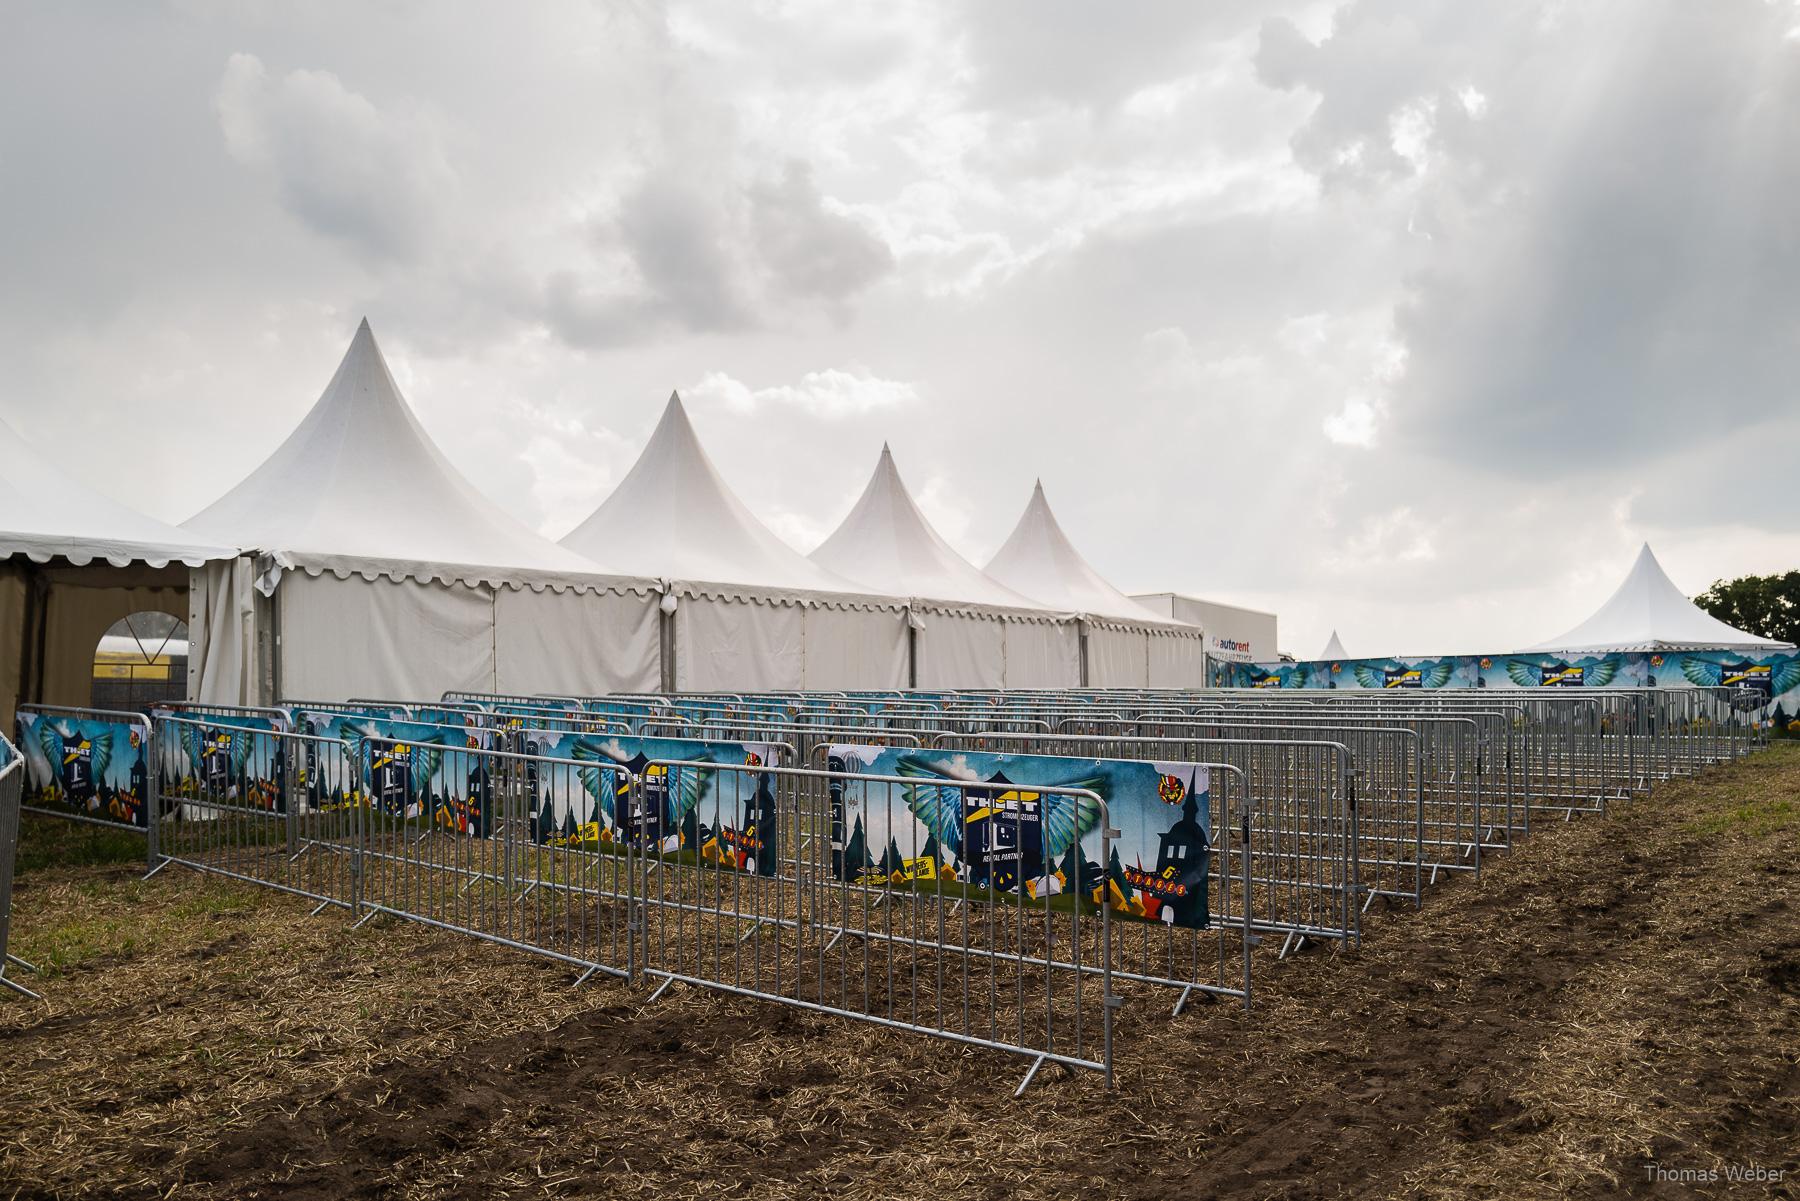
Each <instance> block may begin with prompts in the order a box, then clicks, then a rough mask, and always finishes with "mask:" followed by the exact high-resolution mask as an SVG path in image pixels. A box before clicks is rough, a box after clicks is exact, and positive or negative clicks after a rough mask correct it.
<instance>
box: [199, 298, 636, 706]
mask: <svg viewBox="0 0 1800 1201" xmlns="http://www.w3.org/2000/svg"><path fill="white" fill-rule="evenodd" d="M186 526H187V528H188V529H190V530H192V531H194V532H195V534H197V535H202V536H206V537H213V538H219V539H223V540H228V541H230V542H232V543H234V544H236V545H238V546H242V547H244V548H246V551H247V552H255V559H254V563H252V561H251V560H250V559H249V558H243V559H239V560H236V561H235V562H233V563H231V564H225V565H214V566H211V567H208V568H206V569H204V570H203V571H201V572H198V573H196V580H195V585H194V588H193V589H192V595H191V612H192V618H191V620H190V622H189V626H190V637H191V640H192V642H193V653H192V654H191V655H190V659H189V681H190V684H189V687H190V692H191V693H192V694H193V695H194V696H195V697H196V698H197V699H201V700H211V701H230V702H237V703H246V702H249V703H254V702H256V701H267V700H271V699H275V698H277V697H282V698H300V699H313V698H337V697H345V696H353V695H365V696H367V695H376V696H407V697H421V696H434V695H436V694H438V693H439V692H441V691H443V690H445V689H449V688H457V689H468V690H474V691H498V692H537V691H558V690H569V689H574V688H581V689H584V690H588V691H598V690H601V689H607V688H628V687H636V688H650V687H654V686H655V685H656V683H657V681H658V677H659V669H658V631H657V624H656V616H655V599H656V598H655V592H656V588H655V584H654V582H652V581H648V580H631V579H623V578H620V577H618V576H612V575H607V574H605V573H604V571H603V569H602V568H601V567H600V566H599V565H597V564H595V563H593V562H592V561H590V560H588V559H585V558H583V557H582V556H580V555H578V554H575V553H574V552H572V551H569V550H567V549H565V548H563V547H560V546H558V545H556V544H555V543H553V542H551V541H549V540H548V539H545V538H542V537H540V536H538V535H537V534H535V533H533V532H532V531H531V530H530V529H529V528H528V527H526V526H525V525H524V524H523V523H522V522H519V521H517V520H515V519H514V518H512V517H510V516H508V515H507V514H506V513H504V512H503V511H501V510H500V509H499V508H498V507H497V506H496V505H494V504H493V503H492V502H491V501H489V500H488V499H487V498H486V497H484V496H483V495H482V494H481V493H480V492H479V491H477V490H476V488H475V487H474V485H472V484H471V483H470V482H469V481H468V480H467V479H465V478H464V477H463V476H462V475H461V474H460V473H459V472H458V471H457V470H456V468H455V467H453V466H452V465H451V464H450V462H449V460H448V459H446V458H445V457H444V455H443V453H442V452H441V451H439V450H438V448H437V446H436V445H435V444H433V442H432V440H431V437H430V435H429V434H427V433H426V432H425V429H424V427H423V426H422V425H420V424H419V421H418V418H417V417H415V416H414V415H413V412H412V410H411V409H410V408H409V407H408V405H407V403H406V401H405V399H404V398H402V396H401V395H400V389H399V387H398V386H397V385H396V384H395V383H394V377H393V375H392V373H391V372H389V370H388V366H387V363H386V361H385V360H384V359H383V358H382V354H381V350H380V348H379V347H378V346H377V345H376V343H375V336H374V334H373V333H372V332H371V331H370V329H369V323H368V322H367V321H364V322H363V323H362V324H361V325H360V326H359V327H358V328H357V331H356V335H355V337H354V338H353V339H352V340H351V343H350V348H349V350H348V351H347V352H346V353H345V355H344V359H343V362H342V363H340V364H339V365H338V369H337V373H336V374H335V375H333V376H332V377H331V382H330V383H329V384H327V385H326V388H325V391H324V393H323V394H322V395H321V396H320V397H319V399H318V402H317V403H316V404H314V405H313V408H312V411H311V412H309V413H308V414H307V415H306V417H305V419H304V420H302V421H301V423H300V424H299V426H297V427H296V428H295V429H294V431H293V433H292V434H290V435H289V436H288V438H287V439H286V440H285V441H284V442H283V443H282V444H281V445H280V446H279V447H277V448H276V449H275V451H274V453H273V454H271V455H270V456H269V457H268V458H267V459H266V460H264V462H263V463H262V464H261V465H260V466H259V467H257V468H256V469H255V470H254V471H252V472H251V473H250V475H249V476H248V477H247V478H245V479H244V480H243V482H241V483H239V484H238V485H237V486H236V487H234V488H232V489H231V490H230V491H229V492H227V493H226V494H225V495H224V496H222V497H220V498H219V499H218V500H217V501H215V502H213V503H212V504H211V505H209V506H208V507H207V508H206V509H204V510H202V511H201V512H200V513H199V514H198V515H196V516H195V517H193V518H192V519H190V520H189V521H188V522H187V523H186ZM258 594H260V596H259V595H258Z"/></svg>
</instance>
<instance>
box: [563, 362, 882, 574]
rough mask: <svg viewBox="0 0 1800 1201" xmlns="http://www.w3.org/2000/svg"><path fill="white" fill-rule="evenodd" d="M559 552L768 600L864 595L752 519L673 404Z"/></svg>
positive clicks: (675, 400)
mask: <svg viewBox="0 0 1800 1201" xmlns="http://www.w3.org/2000/svg"><path fill="white" fill-rule="evenodd" d="M562 545H563V546H565V547H568V548H570V549H571V550H573V551H576V552H578V553H580V554H583V555H586V556H587V557H588V558H590V559H593V560H595V561H597V562H600V563H605V564H608V565H609V566H613V567H615V568H616V569H618V570H621V571H625V572H629V573H633V574H636V575H642V576H653V577H656V578H660V579H665V580H679V581H682V582H686V583H709V584H721V585H743V586H745V587H748V588H750V589H753V590H762V591H764V592H768V591H773V592H777V593H796V592H801V593H804V592H830V593H861V592H864V591H866V589H862V588H859V587H857V586H856V585H855V584H852V583H851V582H850V581H848V580H846V579H844V578H842V577H841V576H838V575H835V574H833V573H832V572H830V571H828V570H826V569H825V568H823V567H821V566H819V565H818V564H817V563H814V562H813V561H812V560H810V559H808V558H807V557H806V556H805V555H803V554H801V553H800V552H799V551H797V550H795V549H794V548H793V547H791V546H789V545H788V544H787V543H785V542H783V541H782V540H781V539H780V538H779V537H777V536H776V534H775V532H774V531H773V530H771V529H769V527H768V526H766V525H764V524H763V523H762V522H760V521H758V520H757V519H756V515H755V514H753V513H751V512H750V510H749V508H748V507H747V506H746V505H745V504H744V502H743V501H741V500H739V499H738V497H737V494H736V493H734V492H733V491H732V490H731V486H730V485H728V484H727V483H726V482H725V478H724V477H723V476H721V475H720V474H719V470H718V468H717V467H715V466H713V462H712V459H711V458H710V457H709V456H708V455H707V453H706V448H705V447H703V446H701V445H700V439H699V438H698V437H697V436H696V435H695V433H694V427H693V424H692V423H691V422H689V421H688V415H687V409H686V407H685V406H683V405H682V403H681V397H680V396H679V395H676V394H671V395H670V396H669V404H668V407H667V408H666V409H664V410H663V415H662V420H661V421H659V422H657V425H656V430H655V432H654V433H652V434H651V435H650V440H649V441H648V442H647V443H645V444H644V450H643V453H642V454H640V455H639V456H638V460H637V462H636V463H634V464H633V465H632V468H631V470H630V471H629V472H628V473H627V474H626V476H625V478H624V479H623V480H621V481H619V486H618V487H617V488H614V489H613V491H612V495H610V496H608V497H607V498H606V500H605V501H603V502H602V503H601V505H600V507H599V508H597V509H595V510H594V511H593V513H591V514H590V515H589V516H588V518H587V520H586V521H583V522H582V523H581V524H580V525H578V526H576V527H575V528H574V529H572V530H570V531H569V532H568V533H567V534H565V535H564V536H563V539H562Z"/></svg>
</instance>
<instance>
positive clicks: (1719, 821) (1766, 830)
mask: <svg viewBox="0 0 1800 1201" xmlns="http://www.w3.org/2000/svg"><path fill="white" fill-rule="evenodd" d="M1797 823H1800V805H1797V804H1795V803H1794V801H1793V799H1792V798H1790V797H1769V798H1764V799H1761V800H1754V801H1746V802H1745V803H1744V804H1741V805H1734V806H1732V807H1731V808H1729V809H1725V810H1721V811H1720V812H1717V813H1709V814H1707V815H1706V816H1705V817H1701V818H1697V819H1695V820H1694V821H1691V822H1689V823H1688V829H1689V830H1692V831H1693V832H1694V833H1696V834H1706V835H1712V836H1716V835H1720V834H1749V835H1751V836H1752V837H1754V838H1767V837H1768V836H1769V835H1771V834H1774V833H1776V832H1777V831H1780V830H1785V829H1787V828H1788V827H1790V826H1793V825H1795V824H1797Z"/></svg>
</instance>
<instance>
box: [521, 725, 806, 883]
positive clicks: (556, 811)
mask: <svg viewBox="0 0 1800 1201" xmlns="http://www.w3.org/2000/svg"><path fill="white" fill-rule="evenodd" d="M525 751H526V753H527V754H529V755H542V756H544V757H546V758H550V759H565V760H573V761H574V762H575V763H578V764H581V765H583V766H581V767H578V768H567V767H559V766H558V765H555V764H550V765H546V766H540V767H538V768H537V769H536V770H535V771H533V772H532V776H533V778H532V781H531V785H532V797H533V804H532V823H531V837H532V839H533V840H534V841H536V842H540V843H544V844H546V845H549V846H580V847H585V848H587V849H589V850H599V849H603V848H606V847H609V846H612V845H614V844H628V845H632V846H639V847H641V849H645V850H651V851H655V852H658V853H660V854H681V853H691V854H693V855H695V856H697V857H698V858H699V859H701V860H702V861H704V862H707V863H717V864H721V865H724V866H727V867H735V868H738V869H741V870H744V871H750V872H755V873H757V874H759V875H764V876H770V875H774V873H775V862H776V850H777V848H776V845H775V835H776V830H777V823H776V821H775V788H774V782H773V780H772V779H771V778H770V776H769V775H768V774H767V773H766V772H741V771H729V770H720V769H721V768H730V767H762V766H773V765H774V764H775V762H776V748H774V747H773V746H771V745H768V744H766V743H759V742H696V741H693V740H686V739H676V738H628V737H621V736H609V735H598V734H579V733H574V732H566V731H560V730H532V731H528V732H527V733H526V735H525ZM671 763H673V764H675V765H674V766H669V764H671ZM633 776H635V777H637V778H638V779H640V780H642V781H643V787H642V788H641V789H638V790H637V791H635V792H634V791H633V790H632V788H631V787H630V779H631V777H633Z"/></svg>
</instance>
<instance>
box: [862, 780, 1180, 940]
mask: <svg viewBox="0 0 1800 1201" xmlns="http://www.w3.org/2000/svg"><path fill="white" fill-rule="evenodd" d="M828 763H829V765H830V768H831V770H832V771H834V772H844V773H850V774H851V775H850V778H834V779H833V780H832V781H831V784H830V789H831V822H832V869H833V871H834V873H835V874H836V876H837V877H838V879H840V880H846V881H849V882H852V883H858V884H865V885H873V886H885V887H891V886H912V887H924V888H932V889H944V888H947V887H951V888H959V889H975V890H986V891H992V892H999V893H1010V894H1014V895H1020V896H1026V897H1030V898H1033V899H1042V898H1045V897H1053V896H1058V895H1063V894H1067V895H1069V896H1071V897H1073V898H1079V899H1087V900H1092V901H1094V902H1096V903H1100V904H1109V905H1111V906H1112V907H1113V908H1114V909H1116V910H1118V911H1119V912H1121V913H1123V914H1127V915H1129V916H1132V917H1139V918H1143V919H1145V920H1148V921H1160V922H1166V923H1168V924H1170V925H1175V926H1187V927H1200V926H1205V925H1206V924H1207V921H1208V918H1209V904H1208V889H1207V884H1208V875H1209V872H1210V869H1211V864H1212V844H1213V837H1212V812H1211V810H1212V805H1211V800H1212V798H1211V777H1210V774H1209V772H1208V771H1207V769H1206V768H1205V767H1203V766H1200V765H1197V764H1193V763H1151V762H1138V761H1128V760H1113V759H1073V758H1064V757H1061V756H1054V755H1001V754H990V753H986V752H981V751H942V750H922V749H918V748H912V747H881V746H858V745H842V746H834V747H832V748H831V749H830V757H829V760H828ZM856 775H863V776H885V777H890V778H892V780H893V781H895V782H888V781H882V780H867V779H856V778H854V776H856ZM1050 788H1071V789H1081V790H1084V791H1086V792H1090V793H1093V794H1094V796H1096V797H1098V798H1099V799H1100V801H1101V802H1102V803H1103V804H1104V810H1103V809H1102V805H1101V804H1096V803H1095V802H1094V800H1093V799H1092V798H1089V797H1082V796H1073V795H1069V794H1065V793H1058V792H1047V791H1043V790H1045V789H1050ZM1103 812H1104V813H1106V814H1110V816H1111V819H1112V823H1113V826H1114V827H1115V828H1116V829H1117V830H1118V831H1119V837H1118V838H1116V839H1115V840H1114V841H1113V844H1112V848H1111V852H1110V854H1109V855H1107V857H1106V859H1107V861H1106V862H1104V863H1103V862H1101V861H1100V859H1101V846H1100V844H1101V838H1100V835H1099V833H1098V829H1099V826H1100V822H1101V817H1102V814H1103Z"/></svg>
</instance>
